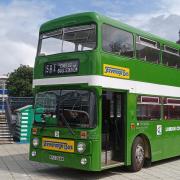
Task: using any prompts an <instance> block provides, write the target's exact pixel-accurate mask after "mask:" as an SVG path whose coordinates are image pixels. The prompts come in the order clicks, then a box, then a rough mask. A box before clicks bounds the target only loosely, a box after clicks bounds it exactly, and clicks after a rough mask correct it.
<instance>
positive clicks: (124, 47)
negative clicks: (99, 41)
mask: <svg viewBox="0 0 180 180" xmlns="http://www.w3.org/2000/svg"><path fill="white" fill-rule="evenodd" d="M102 31H103V32H102V34H103V50H104V51H106V52H112V53H114V54H117V55H122V56H128V57H133V52H134V48H133V35H132V34H131V33H129V32H127V31H124V30H121V29H118V28H115V27H112V26H109V25H106V24H104V25H103V27H102Z"/></svg>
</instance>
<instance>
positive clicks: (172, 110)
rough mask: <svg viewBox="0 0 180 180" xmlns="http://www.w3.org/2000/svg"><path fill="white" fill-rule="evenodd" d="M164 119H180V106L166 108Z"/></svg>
mask: <svg viewBox="0 0 180 180" xmlns="http://www.w3.org/2000/svg"><path fill="white" fill-rule="evenodd" d="M164 119H180V106H174V105H166V106H164Z"/></svg>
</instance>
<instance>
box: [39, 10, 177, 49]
mask: <svg viewBox="0 0 180 180" xmlns="http://www.w3.org/2000/svg"><path fill="white" fill-rule="evenodd" d="M87 22H96V23H97V24H99V23H101V24H102V23H105V24H109V25H112V26H114V27H117V28H121V29H123V30H126V31H129V32H132V33H135V34H137V35H139V36H144V37H146V38H150V39H152V40H155V41H158V42H159V43H162V44H166V45H170V46H173V47H174V48H178V49H180V45H179V44H177V43H175V42H173V41H169V40H166V39H163V38H161V37H159V36H157V35H153V34H151V33H148V32H145V31H142V30H140V29H137V28H135V27H132V26H130V25H127V24H125V23H122V22H120V21H118V20H114V19H112V18H109V17H106V16H103V15H101V14H98V13H96V12H84V13H77V14H72V15H68V16H63V17H59V18H56V19H53V20H50V21H48V22H46V23H44V24H42V25H41V27H40V32H47V31H50V30H54V29H57V28H61V27H67V26H70V25H71V26H73V25H78V24H84V23H87Z"/></svg>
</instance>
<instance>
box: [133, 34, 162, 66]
mask: <svg viewBox="0 0 180 180" xmlns="http://www.w3.org/2000/svg"><path fill="white" fill-rule="evenodd" d="M159 47H160V45H159V43H158V42H155V41H152V40H149V39H146V38H142V37H140V36H138V37H137V38H136V56H137V58H138V59H141V60H144V61H148V62H151V63H155V64H159V63H160V48H159Z"/></svg>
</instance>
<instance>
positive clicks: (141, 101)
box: [137, 96, 161, 120]
mask: <svg viewBox="0 0 180 180" xmlns="http://www.w3.org/2000/svg"><path fill="white" fill-rule="evenodd" d="M137 119H138V120H158V119H161V104H160V102H159V97H151V96H138V99H137Z"/></svg>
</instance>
